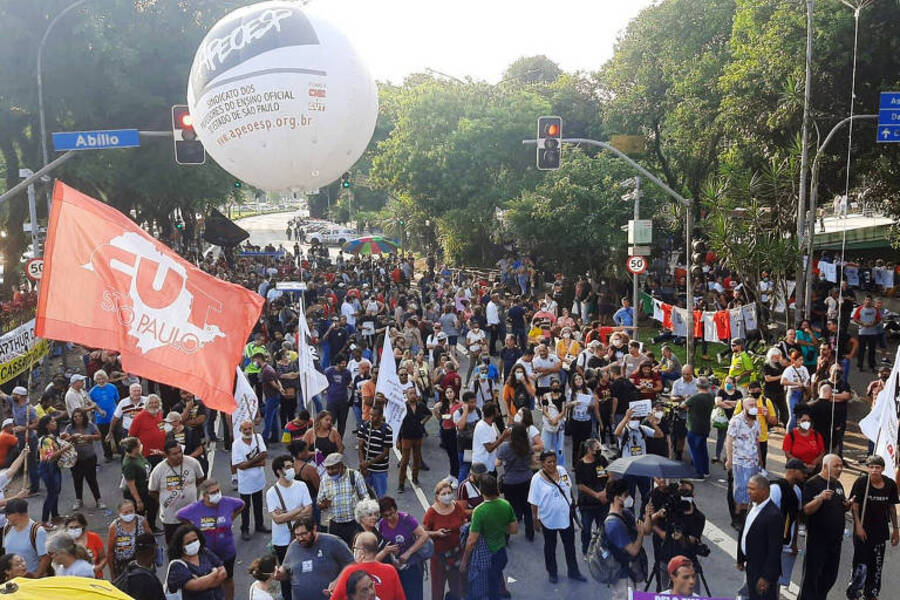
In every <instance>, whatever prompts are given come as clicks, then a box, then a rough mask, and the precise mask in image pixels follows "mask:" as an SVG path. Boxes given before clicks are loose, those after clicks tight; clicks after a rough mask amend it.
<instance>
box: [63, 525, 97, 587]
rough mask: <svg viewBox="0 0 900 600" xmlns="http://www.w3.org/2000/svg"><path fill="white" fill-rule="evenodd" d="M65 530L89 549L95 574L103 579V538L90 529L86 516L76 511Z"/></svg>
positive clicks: (89, 556) (79, 543)
mask: <svg viewBox="0 0 900 600" xmlns="http://www.w3.org/2000/svg"><path fill="white" fill-rule="evenodd" d="M64 531H65V533H66V534H67V535H68V536H69V537H70V538H72V540H74V541H75V543H76V544H78V545H79V546H83V547H84V548H86V549H87V552H88V558H89V560H90V562H92V563H93V564H94V575H95V576H96V578H97V579H103V565H104V564H105V562H106V552H105V551H104V550H103V540H101V539H100V536H99V535H97V534H96V533H94V532H93V531H88V528H87V519H86V518H85V516H84V515H83V514H81V513H75V514H73V515H72V516H70V517H68V518H67V519H66V524H65V529H64Z"/></svg>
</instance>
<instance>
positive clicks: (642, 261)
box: [625, 256, 647, 275]
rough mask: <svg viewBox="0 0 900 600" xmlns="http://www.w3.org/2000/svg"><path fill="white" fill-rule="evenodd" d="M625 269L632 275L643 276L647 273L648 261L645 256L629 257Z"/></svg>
mask: <svg viewBox="0 0 900 600" xmlns="http://www.w3.org/2000/svg"><path fill="white" fill-rule="evenodd" d="M625 268H626V269H628V272H629V273H631V274H632V275H641V274H642V273H644V272H646V271H647V259H646V258H644V257H643V256H629V257H628V260H627V261H626V262H625Z"/></svg>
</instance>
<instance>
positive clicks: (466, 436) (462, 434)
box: [456, 407, 481, 450]
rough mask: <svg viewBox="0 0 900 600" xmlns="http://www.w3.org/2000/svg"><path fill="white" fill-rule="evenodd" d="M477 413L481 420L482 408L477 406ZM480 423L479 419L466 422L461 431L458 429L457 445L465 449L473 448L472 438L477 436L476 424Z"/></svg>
mask: <svg viewBox="0 0 900 600" xmlns="http://www.w3.org/2000/svg"><path fill="white" fill-rule="evenodd" d="M475 414H477V415H478V419H479V420H481V409H480V408H478V407H476V408H475ZM477 424H478V421H475V422H473V423H468V422H467V423H466V426H465V428H464V429H463V430H462V431H460V430H458V429H457V430H456V443H457V447H458V448H461V449H463V450H471V449H472V438H473V437H474V436H475V425H477Z"/></svg>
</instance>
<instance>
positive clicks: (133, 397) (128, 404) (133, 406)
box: [106, 383, 147, 442]
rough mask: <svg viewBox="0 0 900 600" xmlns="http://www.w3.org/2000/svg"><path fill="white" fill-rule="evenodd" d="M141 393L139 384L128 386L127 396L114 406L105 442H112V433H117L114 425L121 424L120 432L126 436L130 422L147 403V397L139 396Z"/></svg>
mask: <svg viewBox="0 0 900 600" xmlns="http://www.w3.org/2000/svg"><path fill="white" fill-rule="evenodd" d="M143 391H144V390H143V388H141V384H139V383H132V384H131V385H130V386H128V396H127V397H125V398H122V399H121V400H119V403H118V404H116V411H115V412H114V413H113V418H112V422H111V423H110V425H109V434H108V435H107V436H106V441H107V442H110V441H112V438H113V433H114V432H115V431H117V430H116V423H121V424H122V431H124V432H125V433H126V434H127V433H128V430H129V429H131V421H132V420H134V418H135V417H136V416H137V414H138V413H139V412H141V411H142V410H144V403H145V402H146V401H147V397H146V396H143V395H141V393H142V392H143ZM118 439H119V438H117V440H118Z"/></svg>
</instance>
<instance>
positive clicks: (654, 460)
mask: <svg viewBox="0 0 900 600" xmlns="http://www.w3.org/2000/svg"><path fill="white" fill-rule="evenodd" d="M606 470H607V471H612V472H613V473H616V474H618V475H632V476H634V477H662V478H665V479H680V478H683V477H693V476H695V475H696V474H697V470H696V469H694V467H692V466H691V465H686V464H684V463H683V462H678V461H677V460H669V459H668V458H663V457H662V456H657V455H656V454H641V455H639V456H628V457H625V458H617V459H616V460H614V461H613V462H612V464H610V465H609V466H608V467H607V468H606Z"/></svg>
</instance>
